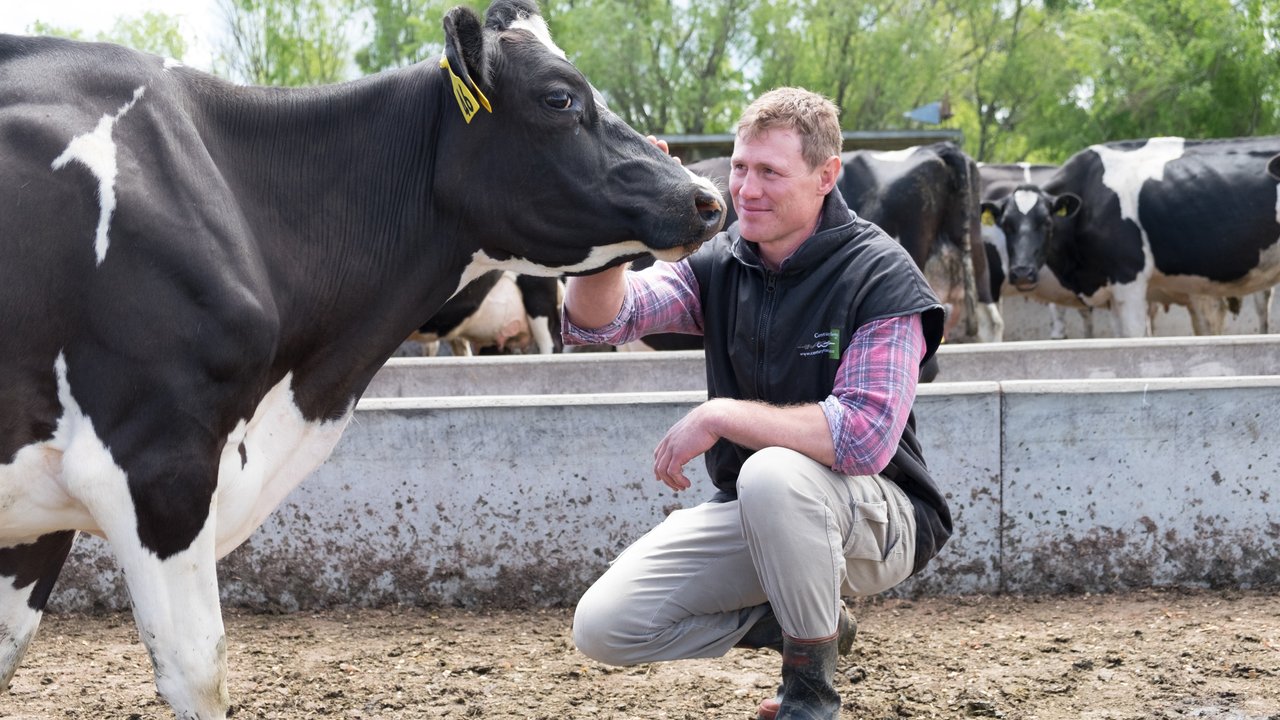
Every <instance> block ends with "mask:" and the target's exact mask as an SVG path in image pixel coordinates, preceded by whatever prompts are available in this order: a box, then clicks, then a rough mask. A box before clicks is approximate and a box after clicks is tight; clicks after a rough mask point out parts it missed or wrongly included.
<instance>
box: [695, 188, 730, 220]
mask: <svg viewBox="0 0 1280 720" xmlns="http://www.w3.org/2000/svg"><path fill="white" fill-rule="evenodd" d="M693 203H694V205H695V206H697V208H698V217H700V218H702V221H703V222H705V223H706V224H708V225H712V224H716V223H719V222H720V220H721V218H723V217H724V202H723V201H722V200H721V199H720V194H719V193H712V192H708V191H706V190H703V189H702V188H699V189H698V191H697V194H695V195H694V197H693Z"/></svg>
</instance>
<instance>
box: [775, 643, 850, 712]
mask: <svg viewBox="0 0 1280 720" xmlns="http://www.w3.org/2000/svg"><path fill="white" fill-rule="evenodd" d="M839 644H840V639H839V634H836V635H833V636H831V637H830V638H826V639H823V640H796V639H795V638H790V637H786V636H783V641H782V685H781V686H780V687H779V688H778V690H779V692H778V697H777V702H778V705H777V712H776V714H773V713H772V712H771V711H772V710H773V708H772V707H766V704H765V703H761V706H760V713H759V717H760V718H764V720H775V719H776V720H839V717H840V693H838V692H836V689H835V685H834V681H835V676H836V659H837V658H838V657H839ZM771 714H772V717H770V715H771Z"/></svg>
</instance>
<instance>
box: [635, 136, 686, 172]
mask: <svg viewBox="0 0 1280 720" xmlns="http://www.w3.org/2000/svg"><path fill="white" fill-rule="evenodd" d="M644 139H645V140H648V141H649V142H651V143H653V146H654V147H656V148H658V149H659V150H661V151H662V152H664V153H666V154H667V155H670V156H671V159H672V160H675V161H676V164H677V165H683V164H684V163H683V162H681V161H680V158H678V157H676V156H675V155H671V146H670V145H668V144H667V141H666V140H662V139H659V138H658V136H656V135H645V136H644Z"/></svg>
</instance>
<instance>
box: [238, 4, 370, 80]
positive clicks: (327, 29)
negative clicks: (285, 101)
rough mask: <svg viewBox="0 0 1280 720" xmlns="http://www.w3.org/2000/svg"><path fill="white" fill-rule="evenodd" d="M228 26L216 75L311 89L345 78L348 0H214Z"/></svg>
mask: <svg viewBox="0 0 1280 720" xmlns="http://www.w3.org/2000/svg"><path fill="white" fill-rule="evenodd" d="M219 3H220V7H221V9H222V12H223V16H224V18H225V19H226V22H227V27H228V39H227V40H226V41H225V42H224V45H223V47H222V48H221V49H220V53H219V54H220V58H219V66H218V67H217V68H216V69H218V70H220V71H221V72H222V73H224V74H226V75H228V76H230V77H232V78H234V79H236V80H240V81H243V82H248V83H253V84H259V85H317V84H321V83H332V82H338V81H340V80H343V79H346V78H347V77H348V75H349V74H350V73H349V68H350V64H351V55H352V52H351V42H350V40H349V39H348V37H347V34H348V30H349V28H350V27H351V25H352V23H353V22H354V20H353V18H354V14H355V7H354V5H353V3H352V1H351V0H219Z"/></svg>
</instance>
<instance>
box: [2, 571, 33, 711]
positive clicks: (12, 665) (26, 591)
mask: <svg viewBox="0 0 1280 720" xmlns="http://www.w3.org/2000/svg"><path fill="white" fill-rule="evenodd" d="M9 580H10V579H9V578H0V694H3V693H5V692H6V691H7V690H8V688H9V681H10V680H12V679H13V672H14V671H15V670H17V669H18V663H19V662H20V661H21V660H22V656H23V655H24V654H25V653H26V651H27V646H28V645H29V644H31V638H32V637H34V636H35V634H36V628H38V627H39V626H40V616H41V613H39V612H36V611H35V610H32V609H31V607H30V606H28V605H27V600H28V598H30V597H31V592H32V591H33V590H35V587H36V583H32V584H30V585H27V586H25V587H22V588H15V587H14V586H13V583H12V582H10V581H9Z"/></svg>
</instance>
